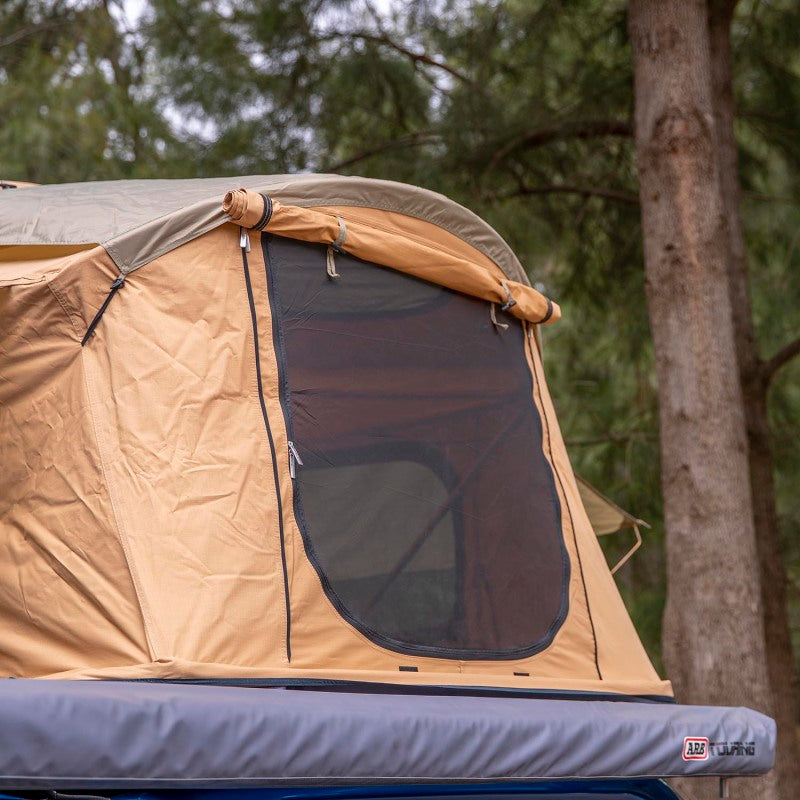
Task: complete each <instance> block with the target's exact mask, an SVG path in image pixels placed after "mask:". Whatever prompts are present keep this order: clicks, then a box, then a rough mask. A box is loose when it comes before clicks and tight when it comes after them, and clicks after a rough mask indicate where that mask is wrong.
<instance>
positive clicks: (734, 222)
mask: <svg viewBox="0 0 800 800" xmlns="http://www.w3.org/2000/svg"><path fill="white" fill-rule="evenodd" d="M735 6H736V0H709V16H708V26H709V42H710V49H711V69H712V73H711V77H712V89H713V103H714V131H715V150H716V154H717V163H718V166H719V173H720V186H721V191H722V200H723V204H724V208H725V217H726V220H727V232H728V257H727V262H728V263H727V266H728V286H729V291H730V296H731V307H732V312H733V325H734V336H735V341H736V353H737V357H738V362H739V372H740V379H741V383H742V393H743V396H744V406H745V419H746V423H747V439H748V450H749V464H750V487H751V493H752V498H753V522H754V525H755V534H756V547H757V551H758V559H759V570H760V577H761V581H760V582H761V599H762V606H763V613H764V632H765V636H766V644H767V648H766V657H767V670H768V675H769V682H770V686H771V689H772V705H773V711H774V716H775V720H776V722H777V724H778V753H777V758H776V764H775V772H776V775H777V780H778V787H779V789H780V796H781V797H785V798H791V797H800V747H799V746H798V739H797V718H798V695H797V676H796V673H795V665H794V653H793V651H792V640H791V634H790V628H789V617H788V609H787V588H786V587H787V580H786V571H785V569H784V566H783V553H782V551H781V542H780V528H779V523H778V510H777V504H776V499H775V484H774V478H773V474H774V473H773V459H772V447H771V442H770V431H769V420H768V416H767V393H768V391H769V381H770V379H771V377H772V376H771V375H770V374H769V371H768V370H767V369H766V366H765V364H764V363H763V362H762V360H761V357H760V355H759V351H758V345H757V344H756V338H755V331H754V328H753V310H752V304H751V300H750V287H749V281H748V270H747V254H746V248H745V241H744V232H743V229H742V218H741V211H740V197H741V193H740V184H739V167H738V152H737V147H736V139H735V135H734V120H735V117H736V104H735V99H734V93H733V64H732V54H731V38H730V28H731V20H732V18H733V12H734V8H735Z"/></svg>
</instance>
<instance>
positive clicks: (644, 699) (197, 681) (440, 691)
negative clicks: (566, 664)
mask: <svg viewBox="0 0 800 800" xmlns="http://www.w3.org/2000/svg"><path fill="white" fill-rule="evenodd" d="M103 680H109V681H115V682H126V683H127V682H131V683H176V684H191V685H198V686H239V687H242V688H252V689H274V688H280V689H308V690H315V689H316V690H320V691H326V692H327V691H334V692H353V693H359V694H400V695H425V696H438V695H443V696H446V697H519V698H524V699H531V700H580V701H588V702H590V701H593V700H594V701H597V700H601V701H607V702H612V703H663V704H666V705H675V704H676V701H675V698H674V697H671V696H669V695H663V694H623V693H622V692H595V691H592V690H589V689H587V690H577V689H525V688H523V687H516V686H514V687H511V686H474V685H471V686H454V685H452V684H442V685H436V684H429V683H421V684H409V683H384V682H380V681H359V680H340V679H337V678H104V679H103Z"/></svg>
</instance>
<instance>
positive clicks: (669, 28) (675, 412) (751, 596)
mask: <svg viewBox="0 0 800 800" xmlns="http://www.w3.org/2000/svg"><path fill="white" fill-rule="evenodd" d="M629 30H630V38H631V43H632V47H633V65H634V97H635V142H636V156H637V166H638V171H639V181H640V186H639V191H640V200H641V208H642V227H643V234H644V254H645V269H646V290H647V302H648V311H649V316H650V325H651V330H652V333H653V341H654V345H655V355H656V371H657V376H658V382H659V423H660V433H661V471H662V492H663V496H664V521H665V527H666V546H667V604H666V610H665V614H664V628H663V644H664V659H665V663H666V666H667V669H668V672H669V675H670V678H672V680H673V682H674V684H675V688H676V693H677V695H678V698H679V699H680V700H681V701H682V702H688V703H706V704H722V705H747V706H750V707H751V708H756V709H759V710H761V711H765V712H766V713H770V712H771V711H772V702H771V700H772V698H771V694H770V691H769V682H768V676H767V669H766V653H765V640H764V626H763V620H762V609H761V594H760V586H759V574H758V561H757V553H756V542H755V534H754V526H753V506H752V501H751V496H750V482H749V471H748V470H749V465H748V449H747V433H746V422H745V412H744V403H743V397H742V388H741V384H740V381H739V368H738V361H737V357H736V348H735V334H734V327H733V319H732V314H731V299H730V295H729V293H728V288H727V267H726V261H727V251H728V241H727V229H726V225H725V207H724V203H723V201H722V197H721V185H720V177H719V171H718V168H717V164H716V159H715V156H714V147H715V134H714V117H713V106H712V87H711V63H710V53H709V36H708V19H707V9H706V4H705V2H704V0H671V1H670V2H663V0H632V2H631V7H630V16H629ZM684 783H685V785H684V786H682V789H683V790H684V792H685V793H686V794H687V796H689V797H698V798H708V800H711V798H716V797H717V796H718V795H717V785H716V782H702V781H701V782H698V781H695V780H691V781H688V782H684ZM732 796H733V797H735V798H736V797H740V798H742V800H744V798H748V800H777V798H778V794H777V791H776V786H775V780H774V777H773V776H767V777H766V778H762V779H757V780H755V781H753V780H750V781H748V782H747V783H744V782H743V783H742V786H741V788H739V787H737V786H736V785H734V786H733V791H732Z"/></svg>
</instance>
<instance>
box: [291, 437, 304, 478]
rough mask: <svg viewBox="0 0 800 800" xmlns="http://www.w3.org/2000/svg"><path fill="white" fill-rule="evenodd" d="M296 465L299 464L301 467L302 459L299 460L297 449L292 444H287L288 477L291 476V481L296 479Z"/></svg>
mask: <svg viewBox="0 0 800 800" xmlns="http://www.w3.org/2000/svg"><path fill="white" fill-rule="evenodd" d="M297 464H299V465H300V466H301V467H302V466H303V459H302V458H300V453H298V452H297V448H296V447H295V446H294V442H289V475H291V476H292V479H294V478H295V477H296V473H297V468H296V465H297Z"/></svg>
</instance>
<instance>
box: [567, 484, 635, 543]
mask: <svg viewBox="0 0 800 800" xmlns="http://www.w3.org/2000/svg"><path fill="white" fill-rule="evenodd" d="M575 480H576V481H577V483H578V492H579V493H580V496H581V502H582V503H583V507H584V508H585V509H586V514H587V516H588V517H589V521H590V522H591V523H592V529H593V530H594V532H595V533H596V534H597V535H598V536H606V535H608V534H610V533H616V532H617V531H618V530H620V529H621V528H624V527H627V525H628V519H629V517H628V515H626V514H624V513H623V512H622V510H621V509H619V508H618V507H617V506H615V505H612V504H611V503H609V502H608V501H607V500H606V499H605V497H603V495H601V494H600V493H599V492H598V491H597V490H596V489H595V488H594V487H593V486H591V485H590V484H589V483H587V482H586V481H585V480H583V478H581V477H580V476H579V475H576V476H575Z"/></svg>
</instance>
